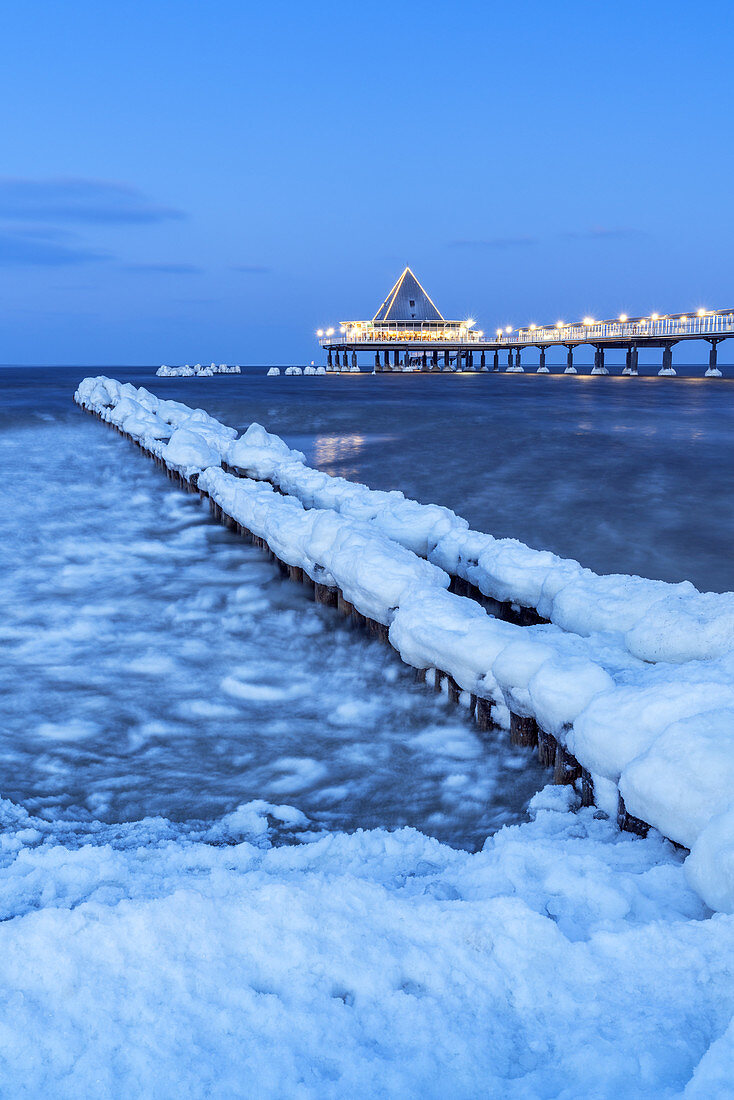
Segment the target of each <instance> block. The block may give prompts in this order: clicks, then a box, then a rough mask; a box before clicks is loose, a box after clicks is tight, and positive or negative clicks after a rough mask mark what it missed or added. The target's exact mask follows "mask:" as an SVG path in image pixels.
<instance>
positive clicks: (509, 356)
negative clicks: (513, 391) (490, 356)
mask: <svg viewBox="0 0 734 1100" xmlns="http://www.w3.org/2000/svg"><path fill="white" fill-rule="evenodd" d="M512 358H513V356H512V348H510V350H509V351H508V352H507V369H508V370H509V369H510V367H511V366H512Z"/></svg>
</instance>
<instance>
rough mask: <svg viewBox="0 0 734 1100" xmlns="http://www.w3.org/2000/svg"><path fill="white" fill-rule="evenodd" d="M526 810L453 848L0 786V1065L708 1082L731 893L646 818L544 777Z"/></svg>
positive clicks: (411, 1086) (52, 1081)
mask: <svg viewBox="0 0 734 1100" xmlns="http://www.w3.org/2000/svg"><path fill="white" fill-rule="evenodd" d="M531 810H532V814H533V820H531V821H530V822H528V823H527V824H525V825H522V826H515V827H512V828H504V829H502V830H501V831H500V832H499V833H497V834H495V835H494V836H493V837H491V838H490V839H489V840H488V841H487V843H486V844H485V846H484V849H483V850H482V851H481V852H478V853H475V854H470V853H467V852H462V851H457V850H454V849H452V848H450V847H448V846H447V845H442V844H440V843H439V842H438V841H436V840H433V839H431V838H428V837H425V836H423V835H422V834H420V833H418V832H416V831H414V830H410V829H402V830H399V831H397V832H388V831H385V830H381V829H377V830H373V831H358V832H356V833H354V834H353V835H346V834H340V833H326V834H322V835H318V834H310V833H309V832H308V830H307V823H306V822H304V820H303V817H302V815H301V814H299V813H298V811H297V810H295V809H294V808H291V807H287V806H270V805H268V804H266V803H262V802H255V803H249V804H245V805H243V806H241V807H238V808H236V809H235V810H234V811H233V812H232V813H230V814H228V815H227V816H226V817H224V818H222V819H220V820H219V821H215V822H211V823H205V822H199V823H190V824H188V825H185V826H182V825H175V824H173V823H171V822H168V821H165V820H163V819H147V820H143V821H140V822H136V823H131V824H129V825H116V826H104V825H100V824H99V823H93V822H86V823H84V824H75V823H74V822H58V823H52V824H50V823H48V822H46V821H42V820H40V819H37V818H32V817H29V816H28V815H27V814H26V813H24V812H23V811H22V810H20V809H19V808H18V807H15V806H13V805H12V804H10V803H7V802H3V803H0V812H1V813H2V817H3V824H4V831H3V846H2V862H3V864H4V874H3V890H2V899H1V902H2V909H3V917H4V918H5V919H4V920H3V922H2V923H1V924H0V981H1V982H2V985H3V987H4V988H5V989H6V990H7V991H8V995H9V998H10V1000H9V1005H10V1008H11V1011H8V1012H7V1013H6V1015H5V1018H4V1021H3V1026H2V1031H1V1033H0V1049H1V1050H2V1056H3V1057H2V1069H0V1080H1V1081H2V1085H3V1091H5V1092H7V1093H8V1095H32V1096H40V1095H50V1096H68V1097H72V1096H91V1095H94V1096H110V1097H112V1096H115V1097H120V1098H122V1100H126V1098H128V1097H130V1098H132V1097H139V1096H151V1095H156V1096H161V1097H164V1098H167V1097H174V1096H181V1095H186V1096H191V1097H194V1098H198V1097H204V1096H207V1095H218V1096H228V1095H231V1096H237V1095H242V1092H243V1083H245V1091H246V1092H248V1093H255V1094H257V1095H258V1096H261V1097H264V1098H276V1097H277V1098H280V1097H283V1096H302V1097H306V1098H314V1100H322V1098H327V1100H328V1098H334V1100H336V1098H341V1097H343V1096H377V1095H385V1096H396V1097H403V1096H405V1097H415V1096H427V1097H435V1098H438V1097H440V1096H445V1095H449V1094H450V1095H452V1096H457V1097H467V1098H469V1097H478V1096H503V1097H508V1098H510V1100H513V1098H514V1100H525V1098H528V1097H541V1096H544V1097H552V1096H566V1097H569V1098H575V1097H588V1096H593V1097H594V1098H595V1100H618V1098H620V1097H632V1096H661V1097H662V1096H666V1097H671V1098H672V1097H673V1096H677V1095H680V1093H681V1092H682V1091H683V1089H684V1088H686V1086H689V1087H690V1089H691V1090H692V1091H691V1092H690V1095H691V1096H697V1097H700V1096H707V1097H708V1096H718V1095H722V1094H721V1093H719V1092H717V1091H716V1089H714V1091H713V1092H709V1093H708V1094H707V1093H706V1092H705V1083H706V1082H711V1083H713V1084H715V1083H716V1082H717V1081H721V1080H725V1079H726V1078H725V1077H724V1076H723V1070H724V1067H725V1065H726V1058H727V1057H728V1055H729V1054H730V1052H731V1036H730V1032H729V1031H728V1030H727V1029H728V1028H729V1027H730V1021H731V1020H732V1015H733V1014H734V987H733V986H732V983H731V980H730V960H731V958H732V953H733V952H734V918H730V917H726V916H722V917H718V918H715V919H713V920H712V919H706V916H707V911H706V909H705V908H704V906H703V905H702V904H701V902H700V901H699V900H698V898H697V897H696V895H695V894H694V893H693V892H692V891H691V890H690V889H689V888H688V886H687V883H686V880H685V876H684V872H683V868H682V861H681V858H680V856H679V855H678V854H676V853H675V852H674V851H673V850H672V849H671V846H670V845H668V844H666V843H665V842H664V841H662V840H661V839H660V838H659V837H655V836H652V837H650V838H648V839H647V840H641V839H640V838H631V837H629V836H625V835H624V834H619V833H617V832H615V830H614V828H613V827H612V825H611V824H610V823H609V822H607V821H602V820H596V819H595V818H594V815H593V811H591V810H582V811H580V812H579V813H578V814H572V813H569V803H568V797H567V792H566V791H564V790H562V789H559V788H546V790H545V791H543V792H541V793H540V794H539V795H538V796H537V797H536V799H535V800H534V804H533V805H532V806H531ZM288 838H290V840H291V842H290V843H287V841H288ZM283 841H286V843H283ZM299 841H300V842H299ZM694 1021H695V1026H693V1022H694ZM610 1029H611V1030H610ZM696 1089H698V1091H696Z"/></svg>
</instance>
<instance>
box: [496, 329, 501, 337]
mask: <svg viewBox="0 0 734 1100" xmlns="http://www.w3.org/2000/svg"><path fill="white" fill-rule="evenodd" d="M497 335H498V336H501V335H502V329H501V328H498V329H497Z"/></svg>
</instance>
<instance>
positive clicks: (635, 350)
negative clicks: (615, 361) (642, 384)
mask: <svg viewBox="0 0 734 1100" xmlns="http://www.w3.org/2000/svg"><path fill="white" fill-rule="evenodd" d="M639 359H640V352H639V348H638V347H637V344H633V345H632V364H631V365H632V373H633V374H637V364H638V362H639Z"/></svg>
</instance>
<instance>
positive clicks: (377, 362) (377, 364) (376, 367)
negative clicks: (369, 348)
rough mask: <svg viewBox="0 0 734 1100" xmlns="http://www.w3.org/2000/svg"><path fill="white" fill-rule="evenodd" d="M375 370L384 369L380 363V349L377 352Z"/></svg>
mask: <svg viewBox="0 0 734 1100" xmlns="http://www.w3.org/2000/svg"><path fill="white" fill-rule="evenodd" d="M375 370H382V366H381V365H380V353H379V351H376V352H375Z"/></svg>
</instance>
